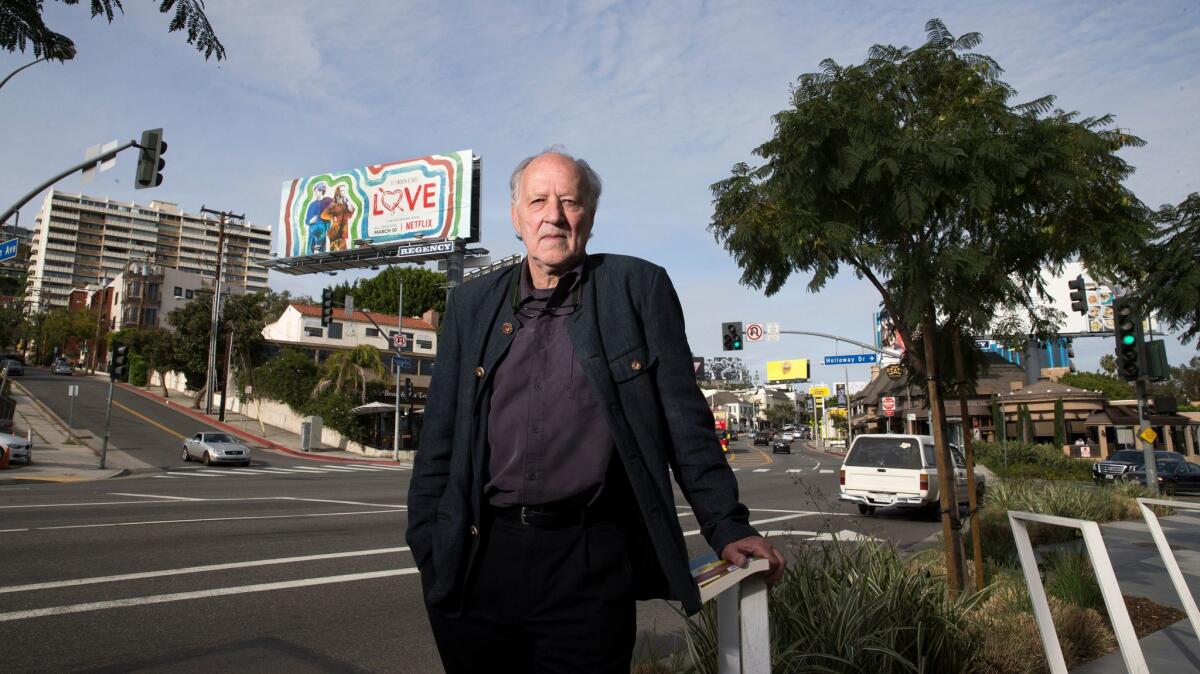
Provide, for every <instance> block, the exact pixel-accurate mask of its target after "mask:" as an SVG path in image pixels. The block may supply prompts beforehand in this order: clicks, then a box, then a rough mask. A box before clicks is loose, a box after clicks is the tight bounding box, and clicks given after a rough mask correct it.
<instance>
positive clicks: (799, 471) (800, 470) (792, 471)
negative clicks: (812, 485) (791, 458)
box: [787, 468, 804, 473]
mask: <svg viewBox="0 0 1200 674" xmlns="http://www.w3.org/2000/svg"><path fill="white" fill-rule="evenodd" d="M787 472H789V473H803V472H804V469H803V468H788V471H787Z"/></svg>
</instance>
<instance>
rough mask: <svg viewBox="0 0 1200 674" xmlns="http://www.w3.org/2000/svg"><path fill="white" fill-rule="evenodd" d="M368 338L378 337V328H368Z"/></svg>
mask: <svg viewBox="0 0 1200 674" xmlns="http://www.w3.org/2000/svg"><path fill="white" fill-rule="evenodd" d="M367 336H368V337H378V336H379V329H378V328H367Z"/></svg>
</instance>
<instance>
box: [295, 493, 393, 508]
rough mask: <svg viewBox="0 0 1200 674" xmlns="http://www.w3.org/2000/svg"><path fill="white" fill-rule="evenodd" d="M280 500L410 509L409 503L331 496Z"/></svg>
mask: <svg viewBox="0 0 1200 674" xmlns="http://www.w3.org/2000/svg"><path fill="white" fill-rule="evenodd" d="M279 498H280V500H286V501H303V502H305V503H337V504H340V505H356V506H366V507H368V508H395V509H397V510H408V506H407V505H393V504H391V503H366V502H363V501H339V500H336V499H331V498H303V497H300V496H280V497H279Z"/></svg>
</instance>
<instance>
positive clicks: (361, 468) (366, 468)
mask: <svg viewBox="0 0 1200 674" xmlns="http://www.w3.org/2000/svg"><path fill="white" fill-rule="evenodd" d="M321 467H322V468H333V469H335V470H350V471H356V472H363V471H366V472H368V473H374V472H375V471H377V470H379V469H378V468H374V467H372V466H331V465H329V464H321Z"/></svg>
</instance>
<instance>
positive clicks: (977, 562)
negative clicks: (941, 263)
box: [951, 327, 985, 592]
mask: <svg viewBox="0 0 1200 674" xmlns="http://www.w3.org/2000/svg"><path fill="white" fill-rule="evenodd" d="M951 337H952V338H953V340H954V378H955V379H957V380H958V405H959V410H960V412H959V414H960V416H961V417H962V425H963V457H964V458H965V459H966V463H967V504H968V506H969V507H970V511H969V512H970V515H969V516H970V518H971V556H972V557H973V558H974V560H973V561H974V567H973V571H974V572H975V582H974V585H973V589H974V590H975V591H976V592H978V591H979V590H982V589H983V586H984V584H985V583H984V580H983V544H982V543H981V542H980V540H979V503H978V502H977V500H976V495H977V493H978V492H977V491H976V486H975V453H974V450H973V449H972V447H971V445H972V442H973V441H974V439H975V438H974V437H972V435H973V434H972V432H971V427H970V425H969V423H968V419H969V418H970V417H969V416H968V415H967V388H966V381H965V380H966V376H965V374H966V364H965V363H964V359H963V352H962V340H961V339H960V338H961V335H960V334H959V331H958V328H957V327H956V328H954V333H953V334H952V336H951Z"/></svg>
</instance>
